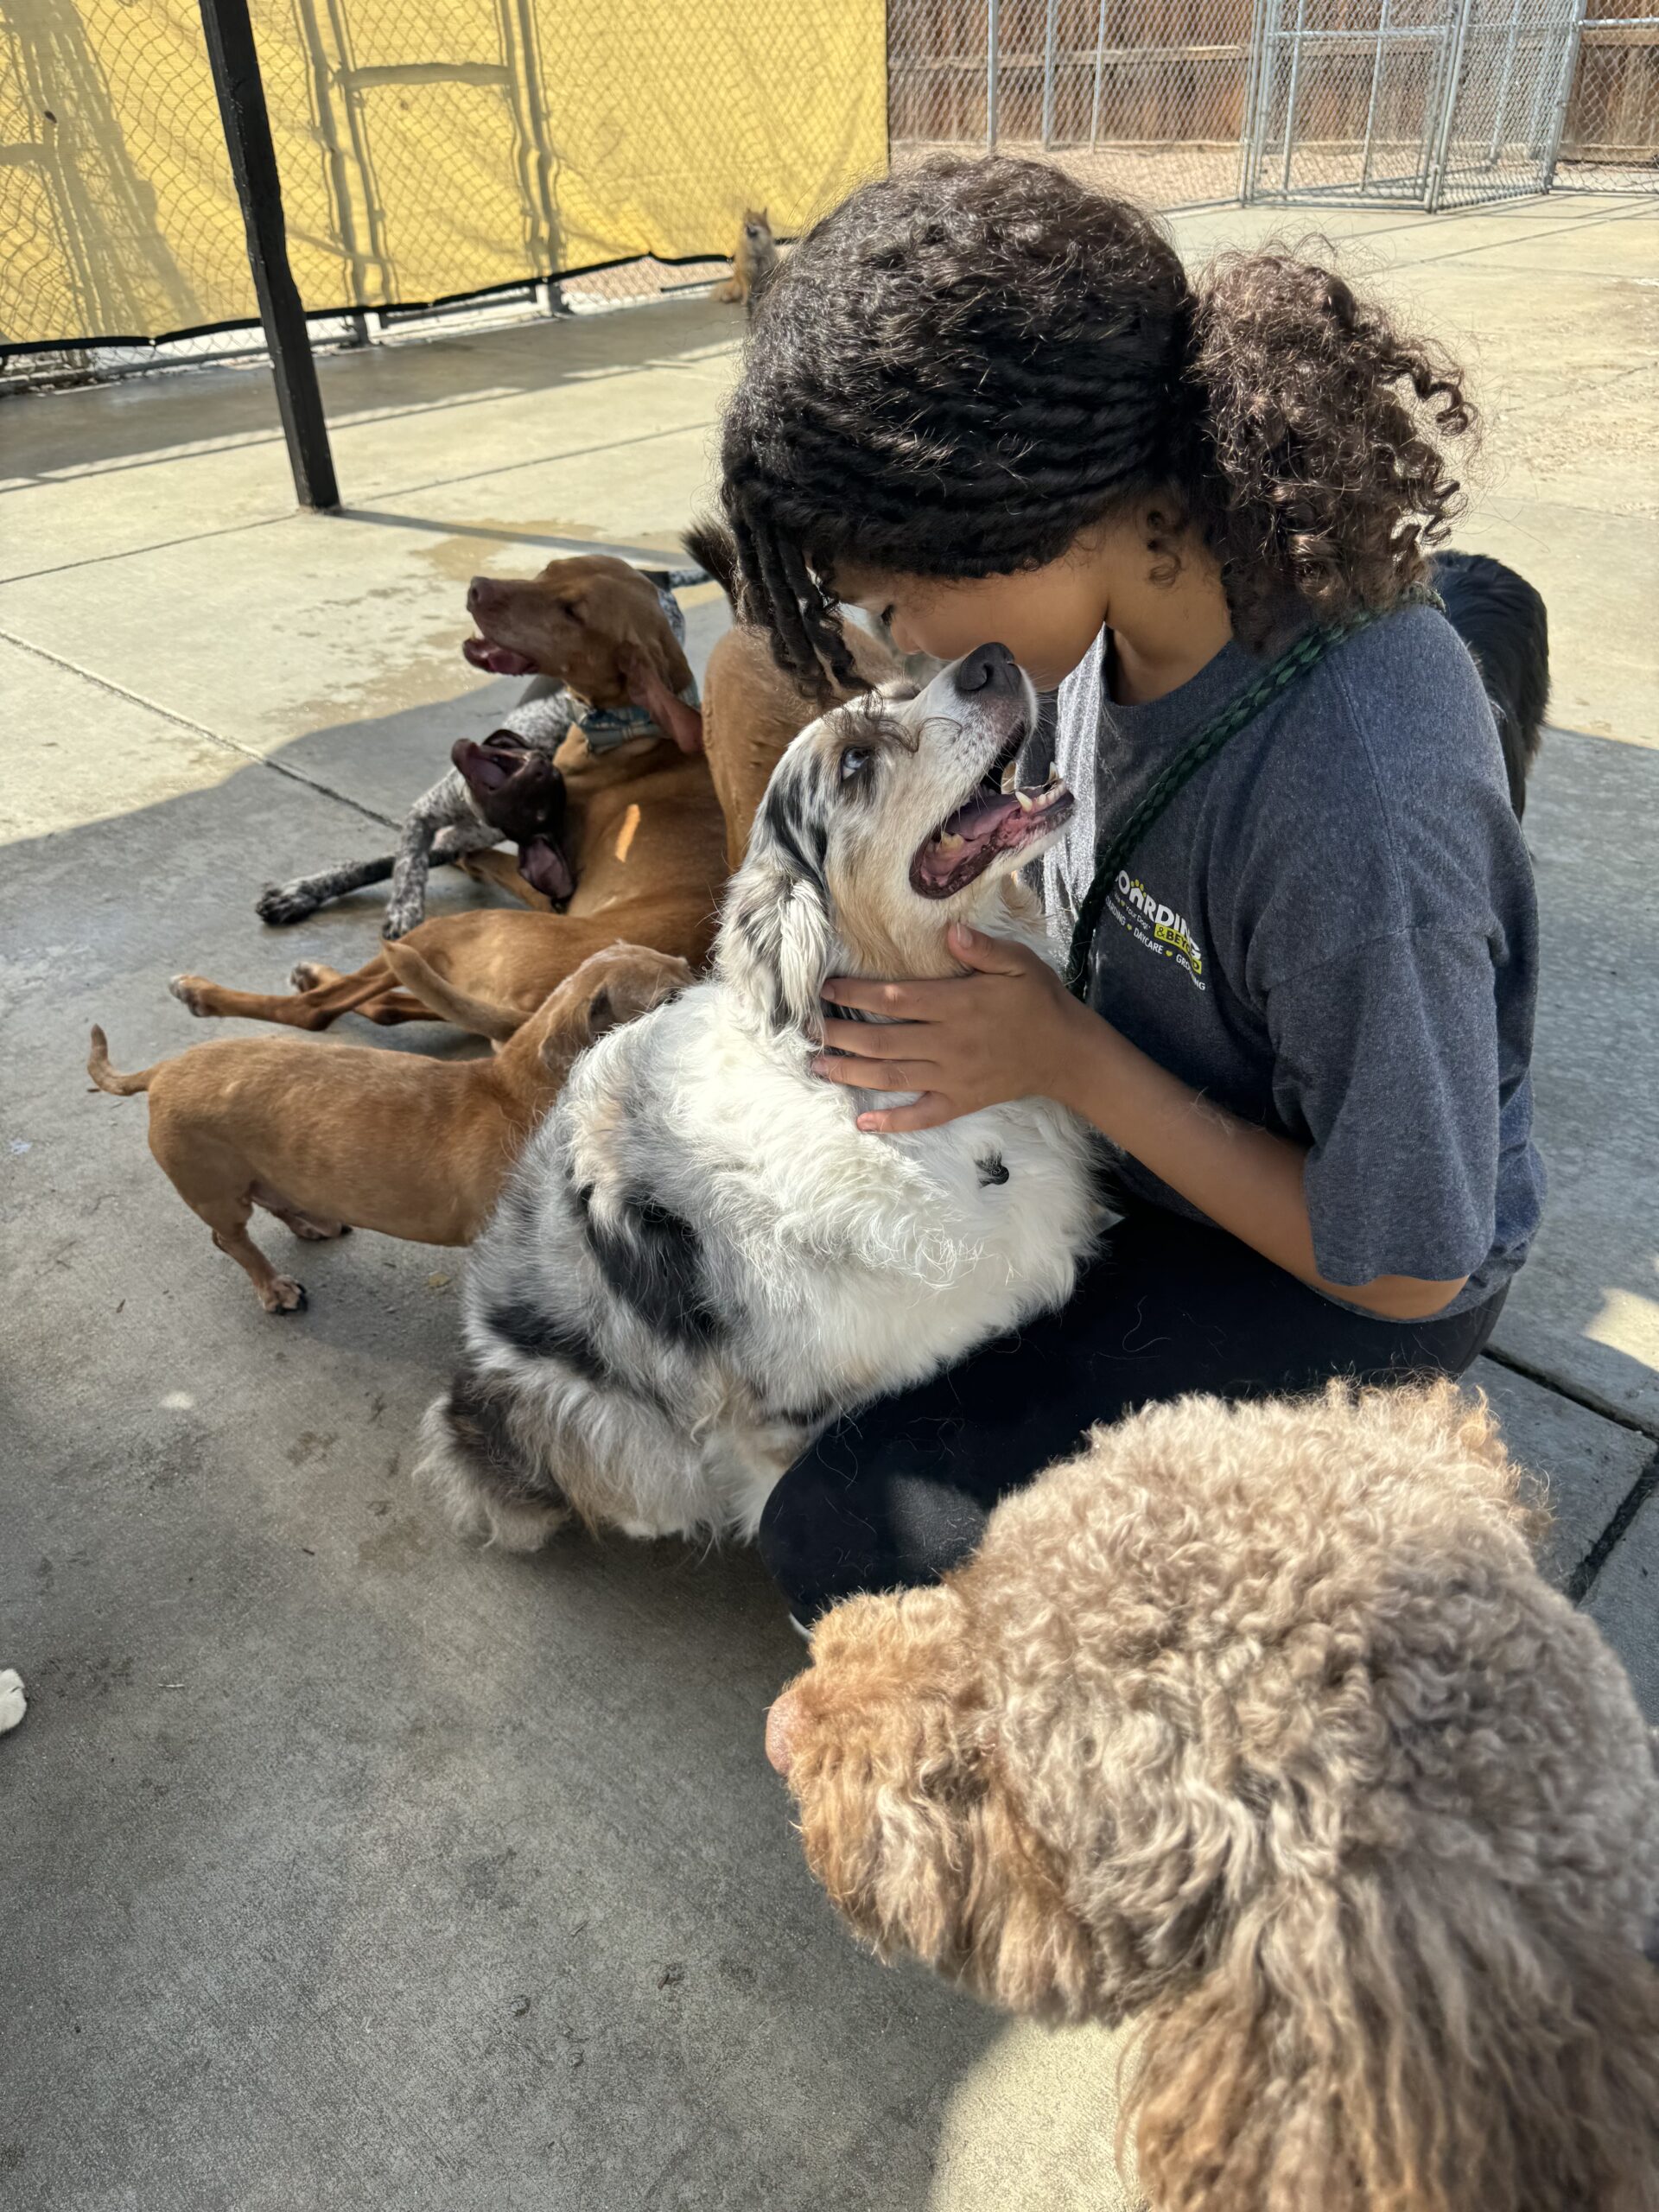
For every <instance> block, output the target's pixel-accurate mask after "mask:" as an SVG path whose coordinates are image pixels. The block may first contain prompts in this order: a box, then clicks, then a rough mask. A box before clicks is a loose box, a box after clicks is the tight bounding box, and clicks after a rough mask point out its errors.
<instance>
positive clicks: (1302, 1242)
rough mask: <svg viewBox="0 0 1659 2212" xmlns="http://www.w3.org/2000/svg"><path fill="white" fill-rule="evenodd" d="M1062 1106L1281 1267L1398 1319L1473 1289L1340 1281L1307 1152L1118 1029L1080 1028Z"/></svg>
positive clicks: (1095, 1024) (1103, 1025) (1402, 1279)
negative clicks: (1322, 1261) (1323, 1253)
mask: <svg viewBox="0 0 1659 2212" xmlns="http://www.w3.org/2000/svg"><path fill="white" fill-rule="evenodd" d="M1072 1035H1073V1038H1074V1039H1075V1049H1074V1050H1073V1052H1071V1053H1070V1054H1069V1055H1068V1065H1067V1068H1066V1071H1065V1076H1064V1077H1063V1078H1062V1081H1063V1096H1062V1098H1061V1103H1062V1104H1064V1105H1066V1106H1069V1107H1070V1108H1071V1110H1072V1111H1073V1113H1076V1114H1080V1115H1081V1116H1083V1117H1084V1120H1085V1121H1088V1122H1093V1124H1094V1126H1095V1127H1096V1128H1097V1129H1099V1130H1100V1131H1101V1132H1102V1133H1103V1135H1106V1136H1108V1137H1109V1138H1110V1139H1111V1140H1112V1141H1113V1142H1114V1143H1115V1144H1116V1145H1120V1146H1121V1147H1122V1149H1123V1150H1124V1151H1125V1152H1127V1153H1128V1154H1131V1155H1132V1156H1133V1157H1134V1158H1135V1160H1139V1161H1140V1163H1141V1166H1143V1167H1147V1168H1149V1169H1150V1170H1151V1172H1152V1173H1154V1175H1156V1176H1158V1177H1159V1178H1160V1179H1161V1180H1162V1181H1164V1182H1166V1183H1167V1184H1168V1185H1169V1186H1170V1188H1171V1189H1172V1190H1173V1191H1179V1193H1180V1195H1181V1196H1182V1197H1183V1198H1185V1199H1186V1201H1187V1202H1188V1204H1189V1205H1195V1206H1197V1207H1198V1211H1200V1212H1201V1213H1205V1214H1207V1215H1208V1216H1209V1217H1210V1219H1211V1221H1213V1222H1215V1223H1216V1224H1217V1225H1218V1226H1219V1227H1221V1228H1223V1229H1224V1230H1227V1231H1228V1233H1229V1234H1230V1235H1231V1236H1236V1237H1237V1238H1238V1239H1239V1240H1240V1242H1241V1243H1245V1244H1248V1245H1249V1246H1250V1247H1251V1249H1253V1250H1255V1251H1257V1252H1260V1253H1261V1254H1262V1257H1263V1258H1264V1259H1268V1260H1271V1261H1272V1262H1274V1266H1275V1267H1281V1268H1284V1269H1285V1271H1286V1272H1287V1274H1293V1275H1295V1276H1296V1277H1297V1278H1298V1279H1299V1280H1300V1281H1302V1282H1306V1283H1311V1284H1312V1285H1313V1287H1314V1288H1315V1289H1318V1290H1323V1291H1329V1292H1332V1293H1333V1294H1335V1295H1336V1296H1337V1297H1338V1298H1344V1299H1346V1300H1349V1301H1350V1302H1351V1303H1352V1304H1353V1305H1356V1306H1365V1307H1367V1308H1369V1309H1370V1312H1372V1313H1380V1314H1383V1315H1386V1316H1388V1317H1389V1319H1395V1320H1421V1319H1425V1318H1426V1317H1427V1316H1428V1315H1429V1314H1431V1313H1439V1312H1440V1310H1441V1308H1442V1307H1443V1306H1446V1305H1447V1304H1448V1303H1449V1302H1450V1301H1451V1300H1452V1299H1453V1298H1454V1297H1455V1296H1456V1295H1457V1294H1458V1292H1459V1291H1460V1290H1461V1289H1462V1288H1463V1286H1464V1283H1465V1281H1467V1280H1468V1278H1467V1277H1466V1276H1465V1277H1461V1278H1459V1279H1458V1280H1457V1281H1449V1282H1426V1281H1419V1280H1418V1279H1417V1278H1416V1277H1414V1276H1411V1275H1378V1276H1377V1277H1376V1278H1375V1280H1374V1281H1370V1282H1366V1283H1339V1282H1332V1281H1328V1280H1327V1278H1326V1277H1325V1276H1324V1275H1322V1274H1320V1273H1319V1267H1318V1265H1317V1263H1316V1262H1315V1260H1314V1256H1313V1228H1312V1225H1311V1224H1310V1222H1309V1220H1308V1213H1307V1199H1306V1194H1305V1192H1304V1190H1303V1186H1302V1175H1303V1170H1304V1168H1305V1167H1306V1161H1307V1154H1306V1151H1305V1150H1304V1148H1303V1147H1301V1146H1300V1145H1298V1144H1294V1143H1293V1142H1292V1141H1291V1140H1290V1139H1289V1138H1288V1137H1281V1136H1275V1135H1274V1134H1273V1132H1272V1131H1271V1130H1270V1129H1261V1128H1252V1127H1251V1126H1250V1124H1249V1122H1241V1121H1240V1120H1239V1119H1238V1117H1237V1116H1236V1115H1234V1114H1230V1113H1229V1112H1228V1111H1227V1110H1226V1109H1225V1108H1224V1107H1222V1106H1217V1105H1216V1104H1215V1103H1213V1102H1212V1101H1211V1100H1209V1099H1206V1098H1205V1096H1204V1095H1203V1093H1202V1092H1200V1091H1196V1090H1191V1089H1189V1087H1188V1086H1187V1085H1186V1084H1184V1083H1182V1082H1181V1081H1180V1080H1179V1077H1175V1076H1173V1075H1171V1074H1170V1073H1169V1072H1168V1071H1167V1070H1166V1069H1164V1068H1160V1066H1159V1065H1157V1063H1156V1062H1155V1061H1154V1060H1150V1059H1148V1058H1147V1055H1146V1054H1145V1053H1144V1052H1141V1051H1140V1050H1139V1049H1138V1048H1137V1047H1136V1046H1134V1045H1131V1044H1130V1043H1129V1041H1128V1039H1127V1038H1125V1037H1123V1036H1121V1035H1120V1034H1119V1033H1118V1032H1117V1031H1116V1029H1114V1028H1113V1027H1111V1025H1110V1023H1109V1022H1106V1021H1103V1020H1099V1019H1097V1018H1096V1019H1094V1020H1088V1021H1078V1022H1077V1023H1076V1024H1075V1025H1074V1027H1073V1030H1072Z"/></svg>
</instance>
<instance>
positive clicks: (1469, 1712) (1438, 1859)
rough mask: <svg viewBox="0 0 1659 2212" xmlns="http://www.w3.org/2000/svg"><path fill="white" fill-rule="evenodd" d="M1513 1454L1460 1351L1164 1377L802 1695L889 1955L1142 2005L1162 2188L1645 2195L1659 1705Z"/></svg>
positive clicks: (1393, 2195) (788, 1726) (1034, 2002)
mask: <svg viewBox="0 0 1659 2212" xmlns="http://www.w3.org/2000/svg"><path fill="white" fill-rule="evenodd" d="M1523 1487H1524V1478H1522V1477H1521V1476H1520V1475H1519V1473H1518V1471H1517V1470H1516V1467H1515V1466H1514V1465H1512V1463H1511V1462H1510V1460H1509V1459H1508V1458H1507V1456H1506V1454H1505V1452H1504V1451H1503V1446H1502V1444H1501V1443H1500V1441H1499V1440H1498V1438H1497V1433H1496V1432H1495V1430H1494V1429H1493V1427H1492V1426H1491V1423H1490V1421H1488V1420H1487V1418H1486V1415H1485V1414H1484V1410H1483V1409H1480V1408H1475V1407H1472V1406H1471V1404H1470V1402H1468V1401H1466V1400H1465V1399H1463V1398H1460V1397H1459V1395H1458V1393H1457V1392H1456V1391H1455V1390H1454V1389H1452V1387H1451V1386H1450V1385H1443V1386H1441V1387H1440V1388H1438V1389H1431V1390H1427V1391H1417V1390H1414V1391H1398V1392H1368V1393H1363V1394H1357V1393H1354V1392H1351V1391H1345V1390H1344V1389H1342V1388H1340V1387H1338V1386H1333V1387H1332V1389H1331V1391H1330V1393H1329V1395H1326V1396H1325V1398H1323V1399H1314V1400H1310V1401H1306V1402H1300V1403H1295V1404H1292V1403H1285V1402H1278V1403H1270V1404H1265V1405H1255V1406H1246V1407H1238V1408H1231V1407H1228V1406H1225V1405H1223V1404H1222V1403H1220V1402H1217V1400H1214V1399H1207V1398H1188V1399H1185V1400H1183V1401H1182V1402H1179V1404H1175V1405H1172V1406H1165V1407H1159V1408H1152V1409H1149V1410H1148V1411H1147V1412H1144V1413H1142V1414H1138V1415H1136V1416H1135V1418H1134V1419H1132V1420H1129V1421H1124V1422H1122V1423H1121V1424H1120V1425H1119V1426H1117V1427H1114V1428H1109V1429H1100V1430H1097V1431H1096V1433H1095V1436H1094V1438H1093V1440H1092V1442H1091V1444H1090V1448H1089V1449H1088V1450H1087V1451H1086V1452H1084V1454H1083V1455H1082V1456H1081V1457H1080V1458H1078V1459H1074V1460H1072V1461H1071V1462H1069V1463H1067V1464H1066V1465H1062V1466H1058V1467H1056V1468H1053V1469H1052V1470H1051V1471H1049V1472H1048V1473H1046V1475H1044V1476H1043V1477H1042V1478H1041V1479H1040V1480H1039V1482H1037V1483H1036V1484H1033V1486H1032V1488H1031V1489H1029V1490H1027V1491H1024V1492H1022V1493H1021V1494H1020V1495H1019V1496H1017V1497H1012V1498H1010V1499H1008V1500H1007V1502H1006V1503H1004V1504H1002V1505H1001V1507H999V1509H998V1510H997V1511H996V1513H995V1515H994V1516H992V1520H991V1522H990V1526H989V1529H988V1533H987V1535H986V1538H985V1541H984V1544H983V1546H982V1548H981V1550H980V1552H979V1553H978V1554H977V1555H976V1558H975V1559H974V1560H972V1561H971V1562H970V1563H969V1565H967V1566H966V1567H963V1568H961V1569H960V1570H958V1571H957V1573H953V1574H951V1575H950V1576H949V1577H947V1579H946V1580H945V1581H944V1584H943V1585H941V1586H938V1587H936V1588H931V1589H923V1590H915V1591H911V1592H905V1593H902V1594H899V1595H896V1596H890V1597H880V1598H855V1599H851V1600H850V1601H849V1602H848V1603H847V1604H845V1605H840V1606H838V1607H836V1610H835V1611H832V1612H831V1613H829V1615H827V1616H826V1617H825V1618H824V1619H823V1621H821V1622H820V1623H819V1624H818V1626H817V1630H816V1632H815V1633H814V1636H813V1638H812V1661H813V1663H812V1665H811V1668H810V1670H809V1671H808V1672H807V1673H806V1674H804V1675H801V1676H800V1677H799V1678H798V1680H797V1681H795V1682H794V1683H793V1684H791V1687H790V1688H789V1689H788V1690H787V1691H786V1692H785V1694H784V1695H783V1696H782V1697H781V1698H780V1699H779V1701H778V1703H777V1704H776V1705H775V1706H774V1707H772V1713H771V1715H770V1716H769V1719H768V1723H767V1748H768V1751H769V1752H770V1753H771V1755H772V1760H773V1764H775V1765H777V1766H779V1768H780V1770H783V1771H784V1772H785V1773H786V1775H787V1777H788V1779H789V1784H790V1789H791V1792H792V1793H793V1795H794V1796H795V1799H796V1801H797V1803H798V1808H799V1815H800V1824H801V1832H802V1835H803V1839H804V1844H805V1847H806V1854H807V1858H808V1860H809V1862H810V1865H811V1867H812V1870H813V1872H815V1873H816V1874H817V1877H818V1878H819V1880H820V1881H822V1882H823V1885H824V1887H825V1888H826V1889H827V1890H828V1891H829V1896H830V1897H831V1898H832V1899H833V1901H834V1902H835V1904H836V1906H837V1907H838V1908H839V1909H840V1910H841V1911H842V1913H843V1914H844V1915H845V1916H846V1917H847V1919H848V1920H849V1922H850V1923H852V1926H853V1927H854V1929H855V1930H856V1931H857V1933H858V1934H859V1935H860V1936H862V1937H864V1938H865V1939H866V1940H867V1941H868V1942H870V1943H872V1944H873V1945H874V1947H875V1948H876V1949H877V1950H878V1951H879V1952H880V1953H881V1954H883V1955H893V1954H895V1953H899V1952H912V1953H914V1954H915V1955H918V1957H920V1958H922V1959H924V1960H925V1961H927V1963H928V1964H929V1965H931V1966H932V1967H936V1968H937V1969H938V1971H939V1972H940V1973H942V1974H947V1975H949V1976H950V1977H951V1978H953V1979H955V1980H960V1981H962V1982H964V1983H965V1984H966V1985H967V1986H969V1988H971V1989H973V1990H974V1991H976V1993H978V1994H979V1995H980V1996H982V1997H984V1998H987V1999H990V2000H992V2001H993V2002H995V2003H996V2004H1000V2005H1007V2006H1008V2007H1009V2008H1011V2009H1012V2010H1014V2011H1015V2012H1030V2013H1035V2014H1037V2015H1039V2016H1040V2017H1042V2018H1047V2019H1050V2020H1053V2021H1080V2020H1087V2019H1095V2020H1103V2021H1108V2022H1111V2021H1116V2020H1119V2019H1122V2018H1125V2017H1127V2016H1129V2015H1138V2016H1139V2022H1138V2024H1139V2028H1140V2033H1139V2035H1138V2036H1137V2037H1136V2041H1135V2057H1134V2059H1133V2060H1132V2063H1131V2072H1130V2078H1129V2079H1128V2082H1127V2083H1126V2085H1125V2094H1126V2101H1125V2117H1124V2123H1123V2129H1124V2133H1125V2135H1126V2136H1128V2138H1129V2139H1132V2141H1133V2144H1134V2146H1135V2153H1136V2158H1137V2164H1138V2169H1139V2178H1140V2185H1141V2189H1142V2190H1144V2191H1145V2192H1146V2194H1147V2196H1148V2198H1149V2199H1150V2200H1151V2202H1152V2204H1153V2206H1154V2207H1155V2208H1156V2212H1200V2208H1202V2212H1638V2208H1639V2209H1640V2212H1651V2208H1654V2207H1659V1970H1656V1967H1655V1965H1654V1964H1653V1963H1652V1961H1651V1960H1650V1959H1649V1957H1648V1956H1646V1955H1644V1948H1643V1947H1644V1945H1648V1946H1650V1945H1651V1944H1652V1942H1653V1938H1654V1935H1655V1931H1656V1929H1659V1776H1656V1767H1655V1756H1654V1744H1653V1740H1652V1738H1650V1736H1649V1731H1648V1729H1647V1728H1646V1726H1644V1725H1643V1719H1642V1716H1641V1714H1640V1713H1639V1712H1638V1711H1637V1706H1636V1703H1635V1700H1634V1699H1633V1697H1632V1695H1631V1693H1630V1685H1629V1683H1628V1681H1626V1679H1625V1677H1624V1671H1623V1669H1621V1667H1620V1666H1619V1663H1618V1660H1617V1659H1616V1658H1615V1657H1614V1656H1613V1655H1612V1653H1611V1651H1610V1650H1609V1649H1608V1648H1607V1646H1606V1644H1605V1643H1604V1642H1603V1641H1602V1639H1601V1637H1600V1636H1599V1634H1598V1632H1597V1630H1596V1629H1595V1627H1594V1625H1593V1624H1592V1623H1591V1622H1590V1621H1589V1620H1587V1619H1586V1618H1585V1617H1584V1616H1583V1615H1581V1614H1578V1613H1575V1612H1574V1611H1573V1609H1572V1607H1571V1606H1570V1605H1567V1602H1566V1601H1565V1599H1562V1598H1560V1596H1558V1595H1557V1594H1556V1593H1555V1592H1554V1591H1552V1590H1551V1589H1549V1588H1548V1586H1546V1584H1545V1583H1544V1582H1543V1580H1541V1577H1540V1576H1539V1574H1538V1573H1537V1571H1536V1569H1535V1567H1534V1565H1533V1561H1532V1557H1531V1553H1530V1549H1529V1535H1530V1534H1531V1533H1533V1522H1534V1512H1533V1509H1532V1508H1531V1506H1529V1503H1528V1502H1527V1500H1526V1498H1525V1497H1523V1495H1522V1491H1523ZM1120 2147H1122V2145H1121V2146H1120Z"/></svg>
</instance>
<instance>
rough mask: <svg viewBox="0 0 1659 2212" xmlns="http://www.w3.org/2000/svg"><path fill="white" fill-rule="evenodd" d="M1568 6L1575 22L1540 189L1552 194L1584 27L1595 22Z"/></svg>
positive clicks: (1565, 54) (1563, 58) (1573, 0)
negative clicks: (1550, 191)
mask: <svg viewBox="0 0 1659 2212" xmlns="http://www.w3.org/2000/svg"><path fill="white" fill-rule="evenodd" d="M1568 5H1569V6H1570V7H1571V8H1572V10H1573V21H1572V23H1571V25H1570V27H1569V28H1568V30H1567V42H1566V47H1565V50H1564V51H1563V53H1562V55H1561V78H1560V85H1559V86H1557V87H1556V92H1555V106H1554V114H1553V115H1552V116H1551V117H1550V121H1549V145H1548V150H1547V151H1546V153H1545V155H1544V174H1543V177H1542V181H1541V183H1540V185H1539V190H1540V191H1541V192H1548V191H1549V190H1550V189H1551V188H1552V187H1553V186H1554V182H1555V164H1556V163H1557V162H1559V161H1560V158H1561V138H1562V136H1563V134H1564V133H1565V131H1566V130H1567V110H1568V108H1570V107H1571V106H1572V105H1573V79H1575V78H1576V77H1577V75H1578V73H1579V48H1580V46H1581V45H1582V44H1583V42H1584V32H1585V26H1586V23H1587V22H1590V21H1591V20H1592V19H1591V17H1590V16H1587V15H1586V14H1583V13H1581V12H1580V9H1579V7H1578V5H1577V0H1568Z"/></svg>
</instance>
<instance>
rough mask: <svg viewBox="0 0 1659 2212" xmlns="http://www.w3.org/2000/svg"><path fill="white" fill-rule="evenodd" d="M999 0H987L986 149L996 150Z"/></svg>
mask: <svg viewBox="0 0 1659 2212" xmlns="http://www.w3.org/2000/svg"><path fill="white" fill-rule="evenodd" d="M996 14H997V0H985V149H986V151H987V152H988V153H991V154H994V153H995V151H996Z"/></svg>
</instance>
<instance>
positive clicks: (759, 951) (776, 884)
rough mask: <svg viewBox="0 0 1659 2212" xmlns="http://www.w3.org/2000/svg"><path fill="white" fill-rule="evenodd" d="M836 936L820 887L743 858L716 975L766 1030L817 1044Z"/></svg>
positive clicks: (764, 859) (763, 858)
mask: <svg viewBox="0 0 1659 2212" xmlns="http://www.w3.org/2000/svg"><path fill="white" fill-rule="evenodd" d="M835 949H836V932H835V928H834V925H833V924H832V923H831V921H830V919H829V905H828V901H827V898H826V895H825V892H824V887H823V882H822V880H819V879H816V878H813V877H810V876H805V875H801V874H797V873H796V872H795V870H794V869H792V868H790V867H789V866H787V865H786V864H785V862H784V861H782V860H780V859H779V858H778V857H777V856H776V855H772V854H768V853H765V852H762V853H759V854H756V853H753V852H752V853H751V856H750V858H749V859H748V860H747V861H745V862H744V864H743V867H742V868H741V871H740V872H739V874H738V875H737V877H736V878H735V879H734V883H733V887H732V890H731V893H730V894H729V896H728V901H727V906H726V917H725V919H724V921H723V922H722V923H721V931H720V944H719V948H718V951H717V954H716V958H717V961H718V964H719V967H720V971H721V975H722V976H724V978H725V980H726V981H727V982H728V983H730V984H731V985H732V986H733V987H734V988H735V989H736V990H737V991H738V992H739V993H741V995H742V996H743V997H744V998H745V999H746V1000H747V1001H748V1002H749V1004H750V1005H751V1006H752V1007H754V1009H755V1010H756V1012H757V1013H759V1014H760V1016H761V1018H762V1020H765V1021H766V1024H767V1025H768V1027H771V1028H772V1029H774V1030H777V1031H779V1032H781V1031H783V1030H785V1029H799V1030H802V1031H804V1033H805V1034H806V1036H807V1037H808V1038H809V1039H810V1040H811V1042H812V1043H813V1044H815V1045H818V1044H822V1043H823V1006H822V1003H821V1001H820V998H819V993H820V992H821V991H822V990H823V983H824V978H825V977H826V976H828V975H829V968H830V962H831V959H832V957H833V956H834V952H835Z"/></svg>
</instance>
